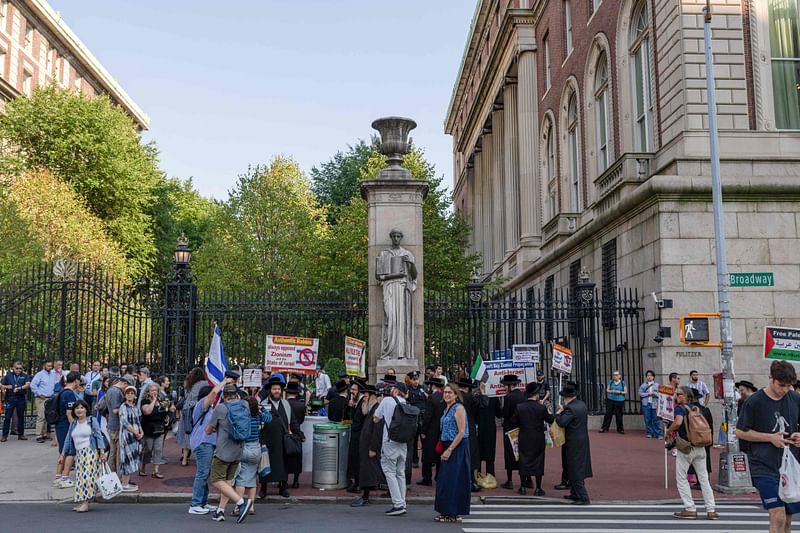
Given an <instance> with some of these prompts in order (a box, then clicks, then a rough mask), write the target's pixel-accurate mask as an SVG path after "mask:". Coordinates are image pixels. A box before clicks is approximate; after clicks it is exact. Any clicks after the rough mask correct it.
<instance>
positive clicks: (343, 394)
mask: <svg viewBox="0 0 800 533" xmlns="http://www.w3.org/2000/svg"><path fill="white" fill-rule="evenodd" d="M347 388H348V387H347V383H345V381H344V380H343V379H342V380H339V381H337V382H336V384H335V385H334V386H333V391H332V395H331V398H330V402H329V403H328V420H330V421H331V422H341V421H342V420H344V419H345V418H346V417H347V402H348V399H347V395H348V391H347Z"/></svg>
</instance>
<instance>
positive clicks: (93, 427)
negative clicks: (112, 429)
mask: <svg viewBox="0 0 800 533" xmlns="http://www.w3.org/2000/svg"><path fill="white" fill-rule="evenodd" d="M88 414H89V404H88V403H86V402H85V401H83V400H78V401H77V402H75V405H73V406H72V423H71V424H70V426H69V432H68V433H67V438H66V439H65V441H64V450H63V454H62V458H63V457H65V456H70V455H71V456H75V503H77V504H78V505H77V506H75V507H73V508H72V510H73V511H76V512H78V513H85V512H86V511H88V510H89V500H91V499H93V498H94V497H95V482H96V481H97V479H98V478H100V476H102V475H103V469H102V468H101V464H102V463H103V462H104V461H105V460H106V451H105V449H104V446H105V442H104V441H103V433H102V432H101V430H100V423H99V422H98V421H97V419H96V418H95V417H92V416H88Z"/></svg>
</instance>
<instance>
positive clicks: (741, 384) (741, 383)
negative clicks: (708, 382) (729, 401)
mask: <svg viewBox="0 0 800 533" xmlns="http://www.w3.org/2000/svg"><path fill="white" fill-rule="evenodd" d="M733 385H734V386H735V387H737V388H738V387H747V388H748V389H750V390H751V391H753V392H758V387H756V386H755V385H753V383H752V382H750V381H747V380H744V379H743V380H742V381H737V382H736V383H734V384H733Z"/></svg>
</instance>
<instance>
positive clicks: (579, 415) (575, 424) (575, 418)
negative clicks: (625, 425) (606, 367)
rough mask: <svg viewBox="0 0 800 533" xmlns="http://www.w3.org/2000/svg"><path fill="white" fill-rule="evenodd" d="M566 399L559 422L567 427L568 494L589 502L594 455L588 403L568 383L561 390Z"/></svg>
mask: <svg viewBox="0 0 800 533" xmlns="http://www.w3.org/2000/svg"><path fill="white" fill-rule="evenodd" d="M558 394H559V395H560V396H561V397H562V398H563V401H564V404H563V405H560V406H559V407H558V411H557V414H556V423H557V424H558V425H559V426H561V427H562V428H564V433H565V436H566V442H565V443H564V446H563V449H564V456H563V457H564V458H566V463H567V464H566V466H567V477H568V478H569V484H570V487H571V488H570V494H569V495H568V496H564V497H565V498H567V499H569V500H572V503H574V504H576V505H589V494H588V493H587V492H586V484H585V480H586V478H590V477H592V456H591V453H590V452H589V414H588V410H587V408H586V404H585V403H584V402H583V400H579V399H578V397H577V396H578V390H577V388H576V387H574V386H572V385H570V384H567V385H566V386H564V388H563V389H562V390H561V392H559V393H558Z"/></svg>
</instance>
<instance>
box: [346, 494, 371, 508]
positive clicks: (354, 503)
mask: <svg viewBox="0 0 800 533" xmlns="http://www.w3.org/2000/svg"><path fill="white" fill-rule="evenodd" d="M367 505H369V500H365V499H364V498H362V497H361V496H359V497H358V498H356V499H355V500H353V501H352V502H350V507H366V506H367Z"/></svg>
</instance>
